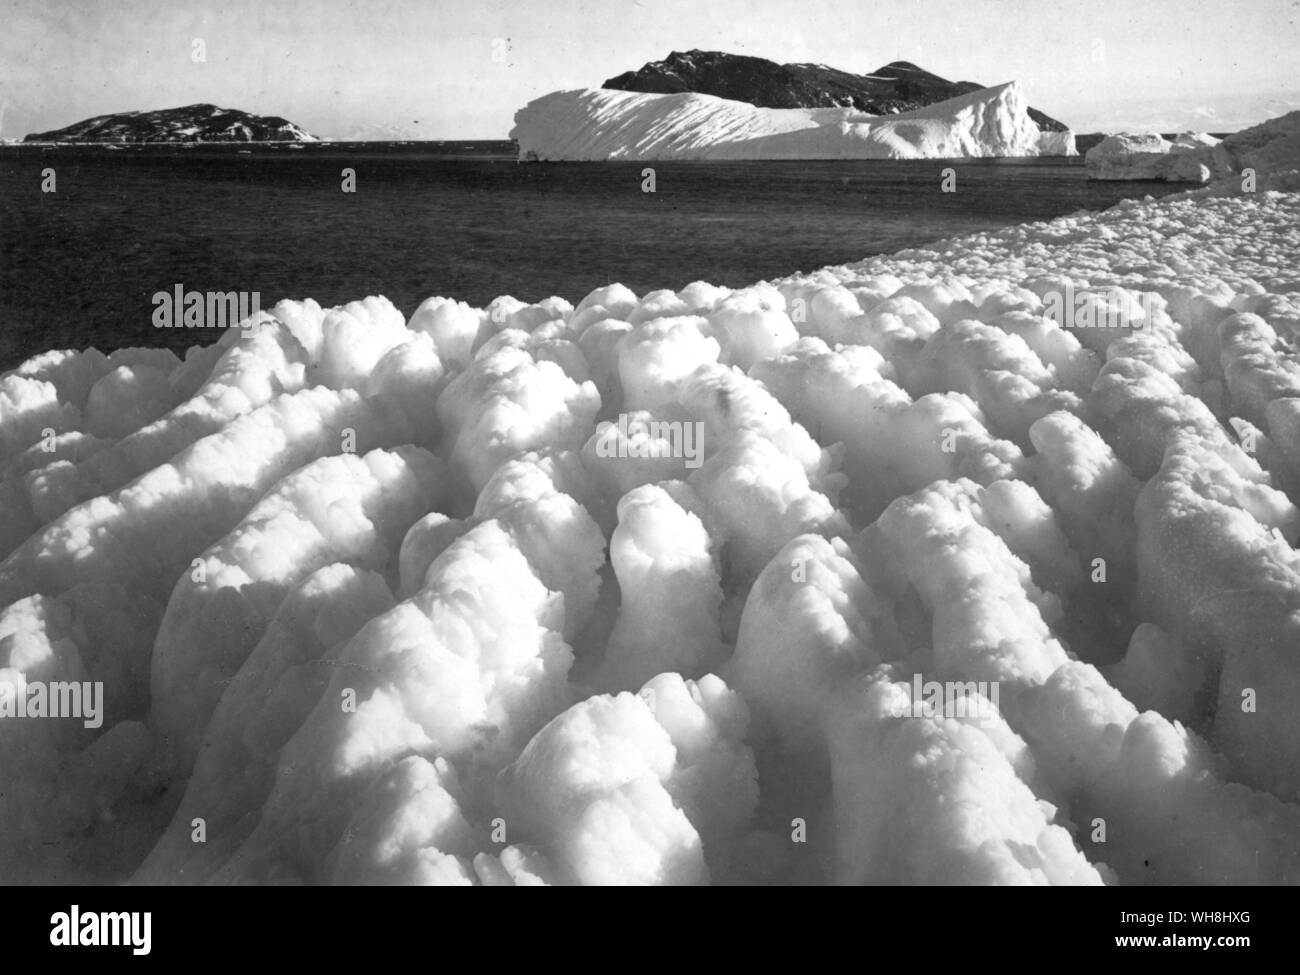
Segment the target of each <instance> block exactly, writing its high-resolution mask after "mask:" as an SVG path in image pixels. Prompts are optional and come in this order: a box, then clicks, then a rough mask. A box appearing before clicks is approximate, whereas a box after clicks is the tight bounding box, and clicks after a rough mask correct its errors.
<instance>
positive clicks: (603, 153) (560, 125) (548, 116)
mask: <svg viewBox="0 0 1300 975" xmlns="http://www.w3.org/2000/svg"><path fill="white" fill-rule="evenodd" d="M1028 107H1029V106H1028V103H1027V102H1026V100H1025V96H1024V93H1023V92H1022V91H1021V89H1020V86H1019V85H1018V84H1017V83H1016V82H1014V81H1013V82H1009V83H1007V84H1004V85H997V86H995V87H992V88H983V89H980V90H979V91H975V92H972V93H970V94H968V95H961V96H959V97H957V98H951V99H949V100H948V101H945V102H939V103H937V104H934V105H929V106H927V107H925V108H923V109H919V110H917V111H914V112H903V113H899V114H896V115H867V114H865V113H863V112H860V111H857V110H855V109H852V108H759V107H757V106H754V105H751V104H749V103H748V102H741V101H732V100H730V99H726V98H715V97H714V96H712V95H701V94H696V93H694V92H690V93H684V94H674V95H651V94H644V93H641V92H627V91H612V90H608V89H603V88H587V89H577V90H573V91H557V92H553V93H551V94H549V95H544V96H543V97H541V98H538V99H535V100H534V101H531V102H529V103H528V104H527V105H525V106H524V107H523V108H521V109H520V110H519V111H518V112H516V113H515V126H514V128H513V129H511V131H510V138H512V139H514V140H515V141H516V142H517V143H518V144H519V158H520V159H521V160H540V161H546V160H572V161H599V160H617V159H626V160H660V159H955V158H962V157H983V156H1070V155H1074V154H1075V148H1074V134H1073V133H1072V132H1070V131H1068V130H1067V131H1065V132H1045V131H1043V130H1042V129H1040V128H1039V127H1038V124H1037V123H1036V122H1035V121H1034V120H1033V119H1032V118H1030V117H1029V113H1028Z"/></svg>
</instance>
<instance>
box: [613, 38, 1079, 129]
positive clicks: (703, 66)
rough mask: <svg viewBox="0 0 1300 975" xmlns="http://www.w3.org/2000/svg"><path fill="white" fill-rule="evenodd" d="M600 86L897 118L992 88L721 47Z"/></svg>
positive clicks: (908, 70) (1048, 124)
mask: <svg viewBox="0 0 1300 975" xmlns="http://www.w3.org/2000/svg"><path fill="white" fill-rule="evenodd" d="M601 87H602V88H613V89H615V90H618V91H640V92H645V93H646V94H652V95H675V94H678V93H679V92H688V91H693V92H697V93H698V94H701V95H713V96H715V97H717V98H727V99H730V100H732V101H739V102H748V103H749V104H751V105H756V106H758V107H759V108H854V109H857V110H858V111H859V112H862V113H864V114H867V115H897V114H899V113H900V112H915V111H916V110H917V109H920V108H925V107H926V106H928V105H934V104H936V103H938V102H946V101H948V100H949V99H950V98H956V97H957V96H959V95H969V94H971V93H972V92H976V91H979V90H980V89H982V88H986V87H988V86H987V85H981V84H979V83H978V82H974V81H948V80H947V79H946V78H940V77H939V76H938V75H937V74H931V73H930V72H929V71H926V70H925V69H923V68H918V67H917V66H916V65H915V64H912V63H911V62H910V61H891V62H890V63H889V64H887V65H885V66H884V67H883V68H877V69H876V70H875V71H873V72H871V74H865V75H864V74H851V73H849V72H847V71H839V70H837V69H835V68H830V67H827V66H826V65H824V64H777V63H776V62H775V61H769V60H767V59H766V58H755V57H749V56H747V55H742V54H724V53H723V52H721V51H686V52H684V53H683V52H681V51H673V52H672V53H671V54H669V55H668V57H667V58H665V59H664V60H662V61H651V62H649V63H648V64H645V65H642V66H641V67H640V68H639V69H637V70H636V71H627V72H624V73H623V74H621V75H618V76H616V77H614V78H610V79H609V80H608V81H606V82H605V83H604V84H603V85H601ZM1027 112H1028V114H1029V117H1030V118H1031V119H1033V120H1034V122H1035V123H1036V124H1037V125H1038V127H1039V128H1040V129H1042V130H1043V131H1045V132H1065V131H1066V130H1067V129H1068V128H1069V126H1067V125H1065V123H1063V122H1058V121H1057V120H1056V119H1054V118H1052V117H1050V116H1048V115H1046V114H1044V113H1043V112H1040V111H1039V110H1038V109H1036V108H1032V107H1031V108H1028V109H1027Z"/></svg>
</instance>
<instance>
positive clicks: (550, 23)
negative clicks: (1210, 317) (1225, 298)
mask: <svg viewBox="0 0 1300 975" xmlns="http://www.w3.org/2000/svg"><path fill="white" fill-rule="evenodd" d="M1298 23H1300V0H1224V2H1218V0H1216V2H1208V0H1205V2H1201V0H478V2H470V0H371V2H367V0H222V2H220V3H218V2H205V3H195V2H190V0H174V2H173V0H0V136H3V137H6V138H21V137H22V136H23V135H25V134H27V133H28V132H34V131H41V130H46V129H51V128H59V127H62V126H65V125H69V124H71V123H73V122H77V121H80V120H81V119H84V118H88V117H90V116H93V115H102V114H105V113H108V112H119V111H127V110H130V109H157V108H171V107H175V106H178V105H184V104H189V103H192V102H213V103H215V104H218V105H221V106H223V107H226V108H239V109H244V110H245V111H250V112H256V113H259V114H265V115H281V116H284V117H285V118H288V119H289V120H290V121H293V122H296V123H298V124H299V125H301V126H303V127H304V128H305V129H307V130H308V131H310V132H313V133H315V134H316V135H319V136H322V137H325V138H349V137H351V138H423V139H499V138H505V137H506V134H507V132H508V131H509V129H510V126H511V123H512V118H513V115H514V112H515V110H516V109H517V108H519V107H521V106H522V105H524V104H525V103H526V102H528V101H529V100H530V99H532V98H536V97H538V96H539V95H543V94H545V93H547V92H549V91H555V90H557V89H563V88H584V87H598V86H599V85H600V83H601V82H602V81H604V80H605V79H606V78H609V77H611V76H613V75H616V74H619V73H621V72H623V71H628V70H632V69H635V68H638V67H640V66H641V65H642V64H644V63H645V62H647V61H652V60H660V59H662V58H664V57H666V56H667V55H668V53H669V52H670V51H674V50H681V51H684V50H689V49H691V48H700V49H703V50H721V51H728V52H731V53H735V54H751V55H757V56H759V57H766V58H770V59H772V60H775V61H781V62H789V61H814V62H820V63H823V64H828V65H831V66H832V67H836V68H842V69H844V70H847V71H854V72H859V73H865V72H868V71H870V70H871V69H873V68H877V67H880V66H881V65H883V64H886V63H888V62H890V61H896V60H906V61H912V62H914V63H916V64H918V65H920V66H921V67H923V68H925V69H927V70H929V71H933V72H934V73H935V74H939V75H942V76H943V77H945V78H950V79H952V80H969V81H977V82H980V83H982V84H986V85H992V84H1000V83H1002V82H1004V81H1011V80H1013V79H1014V80H1018V81H1020V83H1021V85H1022V86H1023V87H1024V89H1025V91H1026V94H1027V95H1028V98H1029V101H1030V104H1032V105H1034V106H1035V107H1037V108H1040V109H1042V110H1043V111H1045V112H1047V113H1048V114H1049V115H1052V116H1054V117H1056V118H1058V119H1060V120H1061V121H1063V122H1065V123H1066V124H1068V125H1070V126H1071V127H1072V128H1074V130H1075V131H1076V132H1090V131H1117V130H1121V129H1128V130H1155V131H1180V130H1184V129H1196V130H1206V131H1232V130H1235V129H1238V128H1242V127H1244V126H1247V125H1252V124H1254V123H1255V122H1258V121H1261V120H1262V119H1264V118H1268V117H1271V116H1274V115H1280V114H1283V113H1285V112H1288V111H1292V110H1294V109H1297V108H1300V76H1297V72H1296V64H1297V60H1298V59H1297V52H1300V27H1298V26H1297V24H1298ZM196 39H201V40H202V42H203V48H204V53H205V55H206V60H205V61H203V62H196V61H195V60H194V57H193V53H194V51H195V50H196V45H195V40H196ZM494 53H496V54H498V55H503V56H501V57H497V58H494Z"/></svg>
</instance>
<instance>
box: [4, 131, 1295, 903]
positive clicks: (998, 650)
mask: <svg viewBox="0 0 1300 975" xmlns="http://www.w3.org/2000/svg"><path fill="white" fill-rule="evenodd" d="M1298 117H1300V116H1298ZM1294 131H1295V130H1294V126H1293V125H1292V122H1288V121H1286V120H1279V121H1278V122H1275V123H1269V124H1268V125H1266V126H1263V127H1260V129H1258V130H1253V131H1251V132H1249V133H1243V134H1241V136H1240V137H1239V139H1238V142H1237V146H1238V148H1237V149H1236V150H1234V151H1236V152H1239V153H1241V154H1242V156H1241V158H1249V159H1252V160H1253V161H1254V162H1255V163H1256V164H1257V165H1258V166H1259V167H1260V175H1261V179H1263V178H1274V177H1279V176H1280V177H1282V178H1285V177H1286V174H1288V173H1291V172H1293V171H1294V169H1295V167H1296V159H1297V157H1300V153H1296V152H1292V151H1290V150H1289V149H1288V148H1287V147H1288V146H1293V145H1294V142H1289V141H1288V140H1292V139H1293V138H1294ZM1247 154H1249V155H1247ZM1229 189H1230V187H1228V186H1220V187H1218V188H1216V190H1215V191H1214V192H1207V191H1202V192H1200V193H1199V194H1197V195H1185V196H1183V197H1182V198H1177V199H1175V198H1166V199H1164V200H1160V201H1158V202H1134V201H1130V202H1126V203H1123V204H1121V205H1119V206H1117V207H1114V208H1112V209H1111V210H1108V211H1106V212H1104V213H1100V214H1091V215H1089V214H1076V215H1074V216H1071V217H1065V218H1061V219H1059V220H1055V221H1052V222H1050V223H1039V224H1030V225H1025V226H1019V227H1011V228H1007V229H1004V230H1001V231H998V232H996V233H987V234H981V235H977V236H973V237H967V238H960V239H956V240H950V241H943V242H940V243H939V244H936V245H935V246H933V247H931V248H918V249H913V250H909V251H906V252H904V253H901V254H898V255H893V256H879V257H873V258H870V259H868V260H866V261H863V262H861V263H859V264H855V265H848V266H844V267H831V268H824V269H822V270H819V271H816V272H813V273H806V274H797V275H794V276H791V277H789V278H785V279H782V280H779V281H775V282H761V283H758V284H755V285H753V286H751V287H747V288H742V289H739V290H731V289H728V288H721V287H715V286H712V285H709V284H706V283H703V282H694V283H691V284H689V285H687V286H686V287H684V288H682V289H680V290H679V291H668V290H663V291H654V292H651V293H649V294H645V295H640V296H638V295H636V294H634V293H633V292H632V291H630V290H629V289H628V288H626V287H624V286H622V285H610V286H607V287H603V288H600V289H598V290H597V291H594V292H592V293H591V294H590V295H588V296H586V297H585V298H583V299H582V300H581V301H580V302H579V303H578V304H577V306H576V307H575V306H574V305H572V304H570V303H569V302H568V301H565V300H563V299H560V298H550V299H546V300H545V301H541V302H538V303H536V304H525V303H524V302H522V301H518V300H516V299H514V298H510V297H502V298H499V299H497V300H496V301H494V302H493V303H492V305H490V306H489V308H486V309H479V308H473V307H470V306H468V305H465V304H462V303H459V302H455V301H452V300H449V299H444V298H432V299H430V300H428V301H426V302H424V303H423V304H422V305H421V306H420V307H419V308H417V309H415V310H414V312H413V314H412V315H411V317H410V318H409V319H405V318H404V317H403V316H402V315H401V314H400V313H399V312H398V311H397V310H396V309H395V308H394V307H393V306H392V305H391V304H389V303H388V302H387V301H385V300H383V299H379V298H369V299H366V300H365V301H360V302H353V303H351V304H348V305H345V306H342V307H340V308H334V309H323V308H321V307H320V306H319V305H317V304H316V303H314V302H311V301H304V302H296V301H282V302H280V303H279V304H277V305H276V306H275V307H274V308H273V309H271V310H270V311H269V312H265V313H259V316H258V317H257V318H256V319H255V320H251V321H250V322H249V323H248V328H247V329H244V330H240V331H238V332H233V331H232V332H231V333H229V334H228V335H227V336H225V337H223V338H222V340H221V341H220V342H219V343H218V344H217V346H215V347H212V348H209V349H196V350H191V352H190V353H189V354H188V355H187V356H186V358H185V359H184V361H181V360H178V359H176V357H174V356H171V355H170V354H169V353H152V352H147V351H144V350H124V351H122V352H117V353H114V354H113V355H112V356H102V355H100V354H99V353H96V352H93V351H89V352H73V351H54V352H49V353H45V354H42V355H40V356H37V357H35V358H33V359H31V360H29V361H28V362H26V363H24V364H23V365H22V366H20V367H19V368H18V369H17V370H14V371H13V372H10V373H8V374H6V375H4V376H0V491H2V492H3V493H0V503H2V504H3V514H4V521H3V524H4V525H5V526H6V535H5V539H6V544H7V549H8V550H9V551H8V554H7V556H6V557H5V558H4V560H3V562H0V769H2V770H3V775H4V783H5V784H4V787H3V789H0V879H2V880H4V881H6V882H11V883H25V882H51V881H80V882H87V881H94V882H113V883H117V882H130V881H134V882H136V883H155V884H192V883H225V884H252V883H258V884H262V883H312V884H357V883H361V884H374V883H384V884H390V883H392V884H395V883H402V884H450V885H475V884H481V885H521V884H527V885H541V884H615V883H618V884H703V883H709V882H713V883H795V884H798V883H832V882H835V883H849V884H861V883H938V882H945V883H946V882H954V883H956V882H965V883H1007V884H1010V883H1015V884H1022V883H1023V884H1089V885H1095V884H1099V883H1106V884H1114V883H1119V884H1261V883H1263V884H1296V883H1300V775H1297V769H1300V714H1298V713H1297V711H1296V709H1295V707H1294V701H1295V699H1296V695H1297V694H1300V630H1298V629H1297V620H1300V555H1297V551H1296V541H1297V538H1300V354H1298V353H1297V351H1296V350H1297V345H1298V343H1300V277H1297V270H1296V268H1297V256H1298V255H1297V245H1296V235H1295V228H1296V226H1297V223H1298V222H1300V194H1287V193H1281V192H1258V193H1254V194H1250V193H1244V194H1243V193H1240V192H1238V193H1236V194H1235V195H1226V194H1228V192H1229ZM1067 293H1068V294H1071V295H1074V296H1076V298H1078V301H1076V302H1075V303H1074V304H1075V305H1076V306H1077V307H1087V308H1092V307H1093V306H1099V307H1100V306H1109V305H1111V304H1114V305H1117V306H1121V307H1123V308H1125V309H1130V310H1132V309H1136V310H1137V311H1138V312H1140V314H1136V313H1135V314H1134V315H1132V316H1131V317H1127V318H1124V319H1122V320H1120V321H1118V322H1108V321H1107V319H1105V318H1104V317H1103V318H1101V319H1093V318H1089V319H1087V320H1086V321H1081V320H1078V319H1076V318H1075V317H1074V316H1072V315H1066V314H1064V313H1063V311H1062V303H1061V301H1060V299H1061V296H1062V295H1064V294H1067ZM1080 296H1081V297H1080ZM110 407H111V408H110ZM688 430H689V431H690V433H689V437H688V436H687V431H688ZM688 443H689V444H691V445H694V446H693V447H692V449H690V450H687V449H685V448H686V445H687V444H688ZM83 682H84V683H85V684H87V685H89V686H99V687H101V688H102V690H103V699H102V703H103V707H102V710H100V711H99V712H98V714H97V716H96V720H95V721H84V720H81V718H80V717H79V716H78V715H77V714H75V713H72V712H71V711H67V710H66V708H65V705H67V704H68V702H69V701H70V700H75V698H74V697H73V696H72V693H71V690H70V689H71V688H72V687H78V688H79V687H81V686H82V684H83ZM926 686H933V687H935V688H938V689H939V691H941V692H942V693H939V694H938V696H937V697H935V698H931V697H930V696H929V692H925V694H924V695H922V694H920V693H918V691H917V690H916V689H917V688H918V687H921V688H924V687H926ZM51 688H56V689H60V690H57V691H56V692H51V693H49V694H45V693H44V690H45V689H51ZM19 693H21V694H22V695H23V698H22V707H21V708H20V707H19V706H18V701H17V695H18V694H19ZM33 693H35V696H32V695H33Z"/></svg>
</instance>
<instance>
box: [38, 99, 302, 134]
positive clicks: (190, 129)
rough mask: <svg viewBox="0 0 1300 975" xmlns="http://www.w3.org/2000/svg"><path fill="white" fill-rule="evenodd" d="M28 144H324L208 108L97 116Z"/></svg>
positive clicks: (293, 128) (257, 118) (277, 124)
mask: <svg viewBox="0 0 1300 975" xmlns="http://www.w3.org/2000/svg"><path fill="white" fill-rule="evenodd" d="M23 141H24V142H63V143H69V142H72V143H77V142H92V143H93V142H137V143H144V142H319V141H320V140H319V139H317V138H316V136H314V135H312V134H311V133H309V132H307V131H306V130H304V129H302V128H299V127H298V126H297V125H294V124H293V123H292V122H290V121H289V120H288V119H283V118H280V117H279V116H277V115H253V114H251V113H249V112H241V111H240V110H239V109H237V108H219V107H218V106H216V105H210V104H207V103H206V102H205V103H202V104H198V105H185V106H182V107H181V108H163V109H158V110H157V111H153V112H117V113H115V114H112V115H97V116H95V117H94V118H88V119H86V120H84V121H82V122H77V123H74V124H73V125H69V126H67V127H65V128H62V129H54V130H53V131H50V132H34V133H32V134H31V135H29V136H27V137H26V138H25V139H24V140H23Z"/></svg>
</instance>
